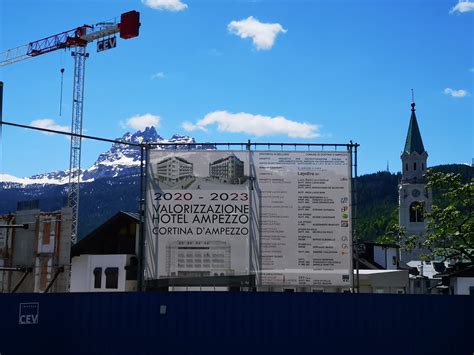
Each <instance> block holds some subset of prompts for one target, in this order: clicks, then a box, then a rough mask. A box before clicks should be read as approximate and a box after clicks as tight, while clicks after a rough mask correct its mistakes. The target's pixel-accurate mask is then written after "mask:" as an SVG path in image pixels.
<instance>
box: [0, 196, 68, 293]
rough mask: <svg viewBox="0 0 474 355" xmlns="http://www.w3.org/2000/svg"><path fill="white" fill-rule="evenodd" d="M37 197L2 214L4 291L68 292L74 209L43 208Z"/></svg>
mask: <svg viewBox="0 0 474 355" xmlns="http://www.w3.org/2000/svg"><path fill="white" fill-rule="evenodd" d="M38 205H39V204H38V202H37V201H28V203H19V204H18V210H17V212H16V213H15V214H9V215H6V216H0V227H1V228H0V292H2V293H14V292H67V291H68V285H69V269H70V250H71V209H70V208H69V207H64V208H62V209H61V210H59V211H54V212H41V211H40V209H39V208H38Z"/></svg>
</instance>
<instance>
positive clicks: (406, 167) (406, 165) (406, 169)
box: [405, 163, 408, 171]
mask: <svg viewBox="0 0 474 355" xmlns="http://www.w3.org/2000/svg"><path fill="white" fill-rule="evenodd" d="M405 171H408V163H405Z"/></svg>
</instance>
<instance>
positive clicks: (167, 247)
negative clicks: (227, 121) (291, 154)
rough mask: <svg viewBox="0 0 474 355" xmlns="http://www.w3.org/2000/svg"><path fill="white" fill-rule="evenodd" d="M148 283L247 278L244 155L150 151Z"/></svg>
mask: <svg viewBox="0 0 474 355" xmlns="http://www.w3.org/2000/svg"><path fill="white" fill-rule="evenodd" d="M147 166H148V171H147V174H148V175H147V197H146V201H147V202H146V204H147V208H146V211H147V212H146V221H147V224H146V228H147V233H146V271H145V277H146V278H147V279H160V278H173V277H212V276H234V275H248V274H249V252H248V245H249V153H248V151H202V150H201V151H169V150H161V151H160V150H152V151H150V152H149V157H148V164H147Z"/></svg>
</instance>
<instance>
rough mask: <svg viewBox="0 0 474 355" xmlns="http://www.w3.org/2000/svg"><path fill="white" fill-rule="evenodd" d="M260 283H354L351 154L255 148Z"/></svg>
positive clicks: (314, 284)
mask: <svg viewBox="0 0 474 355" xmlns="http://www.w3.org/2000/svg"><path fill="white" fill-rule="evenodd" d="M251 165H252V171H255V175H256V181H255V184H254V186H255V193H256V194H257V195H258V198H257V199H256V201H259V202H260V207H258V206H255V208H257V211H258V212H257V215H258V216H259V217H258V219H259V220H260V224H261V229H260V230H261V232H260V235H259V236H258V237H259V238H260V254H261V259H260V260H261V264H260V272H259V275H260V276H261V277H260V284H261V285H275V286H314V287H318V286H319V287H323V286H350V284H351V280H352V275H351V274H352V265H351V261H352V260H351V257H352V256H351V243H352V242H351V240H352V238H351V216H350V211H351V208H350V207H351V189H350V186H351V153H350V152H337V151H332V152H331V151H323V152H321V151H308V152H298V151H296V152H295V151H293V152H284V151H260V152H253V153H252V159H251Z"/></svg>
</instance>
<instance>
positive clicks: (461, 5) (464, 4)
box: [449, 0, 474, 14]
mask: <svg viewBox="0 0 474 355" xmlns="http://www.w3.org/2000/svg"><path fill="white" fill-rule="evenodd" d="M470 11H474V2H471V1H469V0H467V1H464V0H459V2H458V3H457V4H456V6H454V7H453V8H452V9H451V11H449V13H450V14H453V13H455V12H459V13H461V14H462V13H464V12H470Z"/></svg>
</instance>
